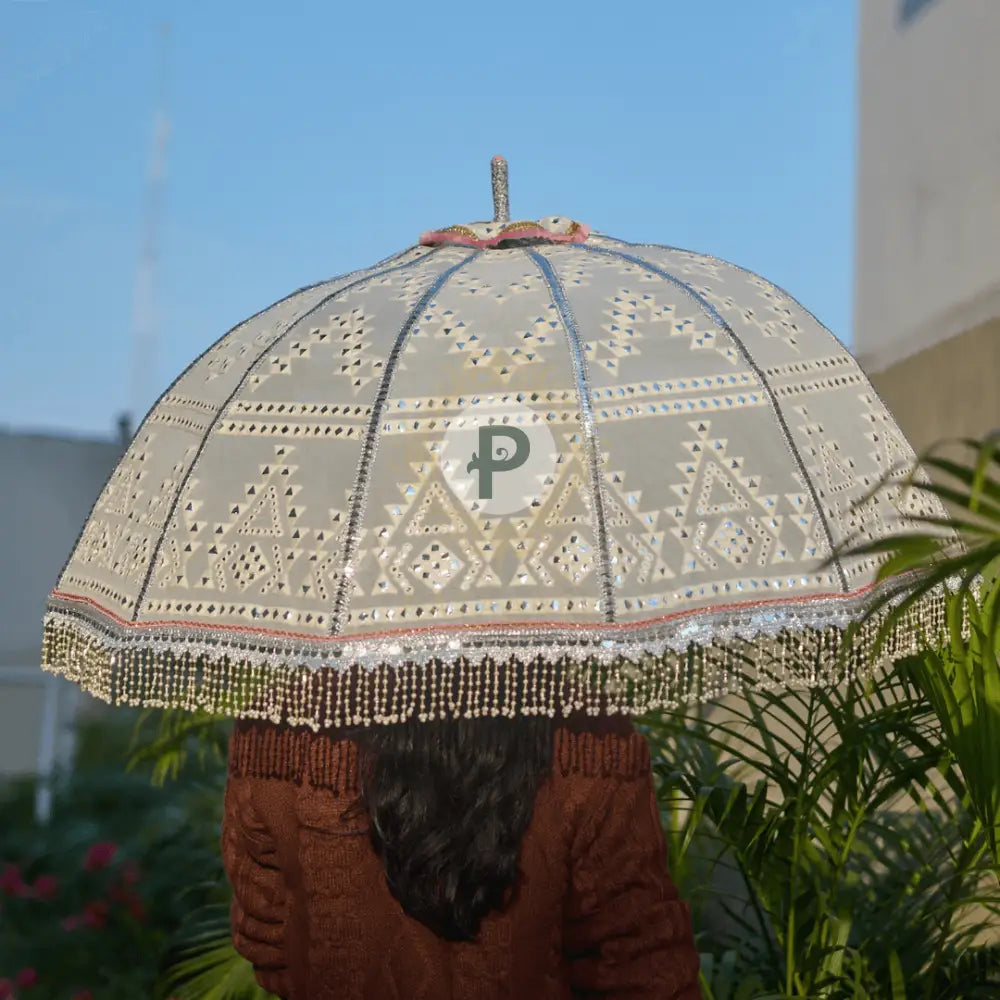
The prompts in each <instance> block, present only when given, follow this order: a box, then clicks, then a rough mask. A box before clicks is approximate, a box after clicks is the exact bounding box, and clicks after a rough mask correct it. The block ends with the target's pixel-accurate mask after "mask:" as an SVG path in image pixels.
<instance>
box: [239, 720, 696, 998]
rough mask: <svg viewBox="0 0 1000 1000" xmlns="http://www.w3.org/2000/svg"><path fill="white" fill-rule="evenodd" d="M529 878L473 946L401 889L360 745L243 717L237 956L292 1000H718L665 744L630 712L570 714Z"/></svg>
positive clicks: (533, 831) (535, 828)
mask: <svg viewBox="0 0 1000 1000" xmlns="http://www.w3.org/2000/svg"><path fill="white" fill-rule="evenodd" d="M553 740H554V744H553V750H554V753H553V768H552V774H551V776H550V777H549V778H548V779H547V780H546V781H544V782H543V783H542V785H541V786H540V788H539V791H538V795H537V798H536V800H535V808H534V812H533V813H532V818H531V823H530V825H529V827H528V831H527V833H526V834H525V837H524V840H523V842H522V845H521V851H520V854H519V879H518V883H517V886H516V890H515V892H514V895H513V898H512V899H511V901H510V903H509V904H508V906H507V908H506V909H505V911H503V912H497V911H494V912H492V913H490V914H489V915H488V916H487V917H486V918H485V919H484V920H483V923H482V929H481V932H480V934H479V937H478V938H477V940H476V941H473V942H450V941H444V940H443V939H441V938H438V937H437V935H435V934H434V933H433V932H432V931H430V930H429V929H428V928H426V927H425V926H424V925H423V924H421V923H420V922H419V921H417V920H414V919H413V918H411V917H409V916H408V915H407V914H406V913H405V912H403V910H402V907H401V906H400V904H399V903H398V902H397V900H396V899H395V898H394V897H393V896H392V894H391V893H390V892H389V889H388V887H387V885H386V883H385V875H384V872H383V870H382V866H381V862H380V861H379V859H378V857H377V856H376V855H375V853H374V851H373V850H372V848H371V844H370V842H369V839H368V822H367V817H365V816H364V814H363V813H362V814H360V815H354V816H353V817H350V816H345V815H344V813H345V811H346V810H348V808H349V807H350V806H351V805H352V804H354V803H355V802H356V801H357V787H358V786H357V778H358V774H357V758H358V753H357V744H356V743H354V742H353V741H352V740H351V739H350V737H349V734H346V733H344V732H337V733H331V732H325V731H321V732H319V733H313V732H312V730H311V729H308V728H304V727H303V728H291V727H289V726H288V725H287V724H282V725H280V726H277V725H274V724H272V723H270V722H260V721H251V720H237V722H236V725H235V726H234V729H233V734H232V737H231V740H230V747H229V781H228V785H227V789H226V806H225V815H224V820H223V829H222V843H223V860H224V862H225V868H226V873H227V875H228V877H229V880H230V882H231V883H232V885H233V907H232V925H233V927H232V930H233V942H234V944H235V946H236V948H237V950H238V951H239V952H240V953H241V954H243V955H244V956H245V957H246V958H247V959H248V960H249V961H250V962H251V963H253V966H254V969H255V971H256V974H257V979H258V982H260V984H261V986H263V987H264V988H265V989H267V990H270V991H271V992H273V993H275V994H277V995H278V996H280V997H282V998H283V1000H368V998H373V1000H374V998H377V1000H404V998H406V1000H466V998H476V1000H500V998H511V1000H522V998H531V1000H572V998H596V997H601V998H606V1000H607V998H623V1000H624V998H629V1000H653V998H655V1000H701V996H702V995H701V991H700V989H699V986H698V969H699V958H698V952H697V949H696V947H695V943H694V935H693V930H692V927H691V914H690V908H689V906H688V904H687V903H686V902H684V901H682V900H680V899H679V898H678V895H677V890H676V888H675V886H674V885H673V882H672V881H671V879H670V876H669V872H668V867H667V847H666V840H665V838H664V835H663V830H662V827H661V826H660V818H659V811H658V808H657V803H656V797H655V792H654V787H653V782H652V774H651V769H650V756H649V746H648V744H647V743H646V740H645V738H644V737H643V736H642V734H640V733H637V732H636V731H635V730H634V728H633V727H632V725H631V723H630V722H629V721H628V720H627V719H615V718H612V719H607V720H599V721H598V722H597V723H596V724H595V722H594V720H587V721H586V723H585V724H584V728H580V727H579V726H575V725H574V724H565V725H562V724H560V725H557V727H556V728H555V729H554V734H553Z"/></svg>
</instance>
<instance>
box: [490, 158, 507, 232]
mask: <svg viewBox="0 0 1000 1000" xmlns="http://www.w3.org/2000/svg"><path fill="white" fill-rule="evenodd" d="M490 172H491V173H492V175H493V221H494V222H509V221H510V206H509V203H508V200H507V161H506V160H505V159H504V158H503V157H502V156H499V155H498V156H494V157H493V159H492V160H491V161H490Z"/></svg>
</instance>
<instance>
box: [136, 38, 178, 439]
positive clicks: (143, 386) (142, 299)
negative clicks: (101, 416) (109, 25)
mask: <svg viewBox="0 0 1000 1000" xmlns="http://www.w3.org/2000/svg"><path fill="white" fill-rule="evenodd" d="M158 35H159V67H158V73H157V79H156V111H155V114H154V118H153V123H154V125H153V143H152V148H151V150H150V156H149V164H148V167H147V172H146V185H145V192H144V197H143V213H142V244H141V247H140V250H139V263H138V268H137V270H136V278H135V292H134V298H133V308H132V399H131V408H132V427H133V428H134V427H137V426H138V424H139V421H140V419H141V418H142V416H143V415H144V414H145V413H146V411H147V410H148V409H149V407H150V406H152V404H153V401H154V400H155V398H156V395H157V388H158V386H157V382H156V354H157V340H158V338H157V325H158V324H157V320H158V316H157V311H156V280H155V279H156V264H157V259H158V253H159V242H158V237H159V225H160V213H161V209H162V203H163V185H164V180H165V178H166V171H167V141H168V140H169V138H170V119H169V118H168V117H167V70H168V66H169V55H170V53H169V49H170V24H169V22H164V23H162V24H161V25H160V26H159V30H158ZM129 436H130V435H129Z"/></svg>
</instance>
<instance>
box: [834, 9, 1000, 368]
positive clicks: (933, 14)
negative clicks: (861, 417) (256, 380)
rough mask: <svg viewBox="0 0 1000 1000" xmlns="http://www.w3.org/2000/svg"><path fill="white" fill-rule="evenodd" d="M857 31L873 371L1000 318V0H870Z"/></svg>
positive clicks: (866, 324) (860, 238)
mask: <svg viewBox="0 0 1000 1000" xmlns="http://www.w3.org/2000/svg"><path fill="white" fill-rule="evenodd" d="M859 30H860V38H859V81H858V101H859V109H858V110H859V124H858V151H857V155H858V166H857V206H856V212H857V215H856V230H855V238H856V278H855V302H854V353H855V354H856V355H857V357H858V360H859V361H860V362H861V364H862V367H864V368H865V370H866V371H868V372H869V373H872V372H877V371H880V370H882V369H883V368H886V367H888V366H889V365H890V364H894V363H896V362H899V361H901V360H902V359H903V358H904V357H906V356H909V355H911V354H914V353H916V352H918V351H921V350H923V349H925V348H927V347H930V346H932V345H933V344H936V343H939V342H940V341H943V340H947V339H948V338H950V337H953V336H955V335H956V334H959V333H961V332H964V331H966V330H971V329H973V328H975V327H979V326H981V325H982V324H983V323H986V322H987V321H988V320H991V319H994V318H996V317H998V316H1000V100H997V94H1000V59H998V58H997V39H998V38H1000V3H997V2H996V0H923V2H920V0H861V6H860V19H859ZM994 370H995V369H994Z"/></svg>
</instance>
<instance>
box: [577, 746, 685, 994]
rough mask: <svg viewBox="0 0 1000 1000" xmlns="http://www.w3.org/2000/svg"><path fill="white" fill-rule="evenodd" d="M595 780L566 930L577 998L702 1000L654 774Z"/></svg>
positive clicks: (586, 808) (586, 810) (582, 826)
mask: <svg viewBox="0 0 1000 1000" xmlns="http://www.w3.org/2000/svg"><path fill="white" fill-rule="evenodd" d="M632 739H642V737H640V736H638V735H636V736H633V737H632ZM590 780H591V781H592V783H593V787H592V789H591V791H590V793H589V794H588V795H587V797H586V799H585V800H584V802H583V804H582V809H583V812H582V815H581V819H580V821H579V823H578V825H577V829H576V831H575V833H574V837H573V843H572V857H571V866H572V867H571V879H570V891H569V896H568V900H567V908H566V914H565V925H564V933H563V948H564V953H565V956H566V959H567V962H568V964H569V968H570V982H571V984H572V987H573V990H574V993H573V996H574V997H575V998H578V1000H584V998H587V1000H590V998H597V997H600V998H603V1000H611V998H620V1000H626V998H627V1000H654V998H655V1000H703V998H702V993H701V988H700V986H699V984H698V971H699V967H700V959H699V955H698V950H697V947H696V945H695V940H694V930H693V927H692V923H691V910H690V906H689V905H688V904H687V903H686V902H684V901H683V900H681V899H679V898H678V893H677V889H676V887H675V886H674V884H673V882H672V881H671V879H670V875H669V871H668V868H667V844H666V838H665V837H664V834H663V827H662V825H661V822H660V814H659V808H658V806H657V802H656V793H655V789H654V786H653V780H652V774H651V773H650V771H649V769H648V768H647V769H645V770H644V771H643V772H641V773H639V774H637V775H634V776H630V777H626V778H623V777H621V776H617V777H616V776H608V777H601V776H597V777H593V778H591V779H590Z"/></svg>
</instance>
